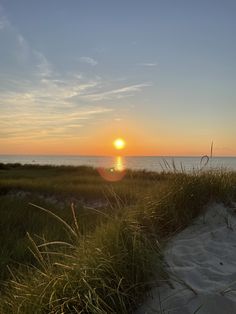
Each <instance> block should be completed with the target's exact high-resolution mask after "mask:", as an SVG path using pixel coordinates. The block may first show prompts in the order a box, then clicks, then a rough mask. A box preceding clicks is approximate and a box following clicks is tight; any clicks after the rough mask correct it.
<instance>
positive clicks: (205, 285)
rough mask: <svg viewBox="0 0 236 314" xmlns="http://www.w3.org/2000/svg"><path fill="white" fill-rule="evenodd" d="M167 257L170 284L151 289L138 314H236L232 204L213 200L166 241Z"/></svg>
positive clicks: (235, 238) (235, 219) (235, 226)
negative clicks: (204, 209) (202, 213)
mask: <svg viewBox="0 0 236 314" xmlns="http://www.w3.org/2000/svg"><path fill="white" fill-rule="evenodd" d="M165 259H166V262H167V263H168V265H169V269H168V270H169V271H170V276H171V279H170V282H171V284H172V285H173V288H171V287H170V286H169V285H167V284H163V286H161V287H159V288H154V289H152V291H151V292H150V297H149V298H148V300H147V301H146V302H145V303H144V304H143V305H142V306H141V307H140V308H139V309H138V311H136V314H145V313H165V314H167V313H168V314H177V313H178V314H194V313H197V314H236V214H235V213H233V210H232V209H227V208H225V207H224V206H223V205H222V204H215V205H212V206H211V207H210V208H208V209H207V211H206V213H205V214H204V215H202V216H201V217H198V218H197V219H196V220H195V221H194V223H193V225H191V226H189V227H188V228H186V229H185V230H183V231H182V232H181V233H179V234H178V235H177V236H176V237H174V238H173V239H172V240H171V241H170V243H169V245H168V247H167V248H166V251H165ZM181 280H182V282H181ZM190 287H191V288H190Z"/></svg>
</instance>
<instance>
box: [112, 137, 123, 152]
mask: <svg viewBox="0 0 236 314" xmlns="http://www.w3.org/2000/svg"><path fill="white" fill-rule="evenodd" d="M113 145H114V146H115V148H116V149H118V150H121V149H124V148H125V145H126V143H125V141H124V140H123V139H122V138H117V139H116V140H115V141H114V142H113Z"/></svg>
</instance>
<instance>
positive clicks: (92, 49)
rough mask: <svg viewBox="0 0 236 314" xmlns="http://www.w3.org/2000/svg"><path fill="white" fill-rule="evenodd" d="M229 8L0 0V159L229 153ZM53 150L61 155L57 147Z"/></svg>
mask: <svg viewBox="0 0 236 314" xmlns="http://www.w3.org/2000/svg"><path fill="white" fill-rule="evenodd" d="M235 16H236V2H235V1H230V0H226V1H218V0H214V1H213V0H206V1H202V0H200V1H191V0H188V1H187V0H185V1H182V0H179V1H174V0H172V1H168V0H166V1H164V0H163V1H158V0H156V1H151V0H149V1H137V0H136V1H103V0H101V1H91V0H87V1H80V0H76V1H75V0H70V1H66V0H64V1H62V0H57V1H53V0H52V1H46V0H41V1H33V0H28V1H26V0H21V1H17V0H15V1H14V0H11V1H9V0H5V1H4V0H0V69H1V70H0V115H1V117H2V119H1V120H2V126H1V129H0V144H1V145H0V153H62V154H63V153H65V154H67V153H68V154H80V153H81V154H103V153H104V154H107V153H110V152H109V145H110V144H109V143H110V141H111V138H112V137H116V136H123V137H124V138H126V139H127V142H128V144H129V145H127V154H142V155H147V154H148V155H149V154H158V155H159V154H160V155H169V154H171V155H176V154H178V155H185V154H188V155H199V154H200V155H201V154H205V153H208V151H209V147H210V143H211V141H212V140H213V141H214V146H215V154H216V155H236V144H235V139H234V137H235V135H236V123H235V116H236V92H235V78H236V75H235V74H236V62H235V56H236V40H235V34H236V22H235ZM62 142H63V144H64V145H63V146H62V145H61V144H60V143H62Z"/></svg>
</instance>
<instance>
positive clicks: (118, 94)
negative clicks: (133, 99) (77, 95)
mask: <svg viewBox="0 0 236 314" xmlns="http://www.w3.org/2000/svg"><path fill="white" fill-rule="evenodd" d="M149 86H151V84H150V83H143V84H136V85H128V86H123V87H120V88H116V89H112V90H109V91H105V92H100V93H94V94H88V95H84V96H83V97H84V98H86V99H87V100H90V101H100V100H106V99H112V98H115V99H120V98H124V97H130V96H133V95H134V93H136V92H140V91H142V89H143V88H145V87H149Z"/></svg>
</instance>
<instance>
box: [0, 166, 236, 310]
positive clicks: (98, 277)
mask: <svg viewBox="0 0 236 314" xmlns="http://www.w3.org/2000/svg"><path fill="white" fill-rule="evenodd" d="M0 168H1V167H0ZM2 168H4V165H3V166H2ZM0 186H1V192H2V193H1V194H2V195H1V197H0V200H1V202H0V215H1V221H0V223H1V226H0V227H1V228H0V247H1V248H2V254H1V256H2V257H1V260H0V262H1V269H2V279H4V281H3V283H2V288H1V290H2V292H1V293H2V294H1V295H0V312H1V313H3V314H5V313H7V314H8V313H9V314H10V313H58V314H59V313H131V312H132V311H133V310H134V309H135V308H136V307H137V306H138V305H139V304H140V302H141V301H142V300H143V299H144V298H145V295H146V294H147V293H148V290H149V289H150V287H151V286H152V285H154V284H161V282H162V280H167V279H168V275H167V274H166V272H165V264H164V261H163V257H162V248H163V246H164V245H165V243H166V241H167V240H168V239H169V237H171V236H172V235H173V234H175V233H176V232H178V231H179V230H181V229H183V228H184V227H186V226H187V225H188V224H189V223H191V221H192V220H193V218H194V217H196V216H197V215H199V214H200V213H201V212H202V210H203V209H204V206H206V205H207V204H208V203H210V202H215V201H219V202H225V203H226V204H230V202H232V201H234V200H236V173H235V172H224V171H220V170H219V171H214V172H213V171H212V172H195V173H191V174H186V173H177V172H173V173H171V172H169V173H161V174H155V173H148V172H145V171H139V172H132V171H128V172H127V175H126V177H125V178H124V179H123V180H122V181H121V182H113V183H108V182H106V181H104V180H103V179H102V178H100V177H99V175H98V173H97V172H96V170H95V169H92V168H88V167H49V166H47V167H46V166H45V167H39V166H25V167H21V166H19V165H16V166H10V165H7V166H5V168H4V169H2V170H1V171H0ZM63 187H64V189H63ZM19 191H29V192H30V194H21V195H19V194H17V193H19ZM93 191H94V193H93ZM48 196H50V197H51V196H53V197H51V199H50V198H47V197H48ZM50 200H51V201H50ZM55 200H59V201H58V202H55ZM71 200H73V201H74V206H72V208H71V206H70V205H71ZM98 201H99V202H100V204H102V206H100V207H99V208H98V207H97V208H96V204H97V202H98ZM29 203H34V204H36V205H37V206H38V205H39V206H42V207H43V208H45V209H46V210H45V209H40V208H39V207H37V206H36V207H35V206H32V205H29ZM87 204H89V205H87ZM93 204H94V206H92V205H93ZM93 207H94V208H93ZM48 209H49V210H50V211H47V210H48ZM58 217H61V218H62V219H63V221H60V219H59V218H58ZM67 224H68V225H67ZM27 232H29V234H28V235H27ZM28 246H29V247H30V250H31V252H30V251H29V250H27V247H28ZM27 252H28V253H27ZM16 261H18V262H20V263H22V264H24V265H18V264H17V263H16ZM7 265H10V269H11V270H12V271H10V272H9V271H8V269H9V268H8V267H7Z"/></svg>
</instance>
